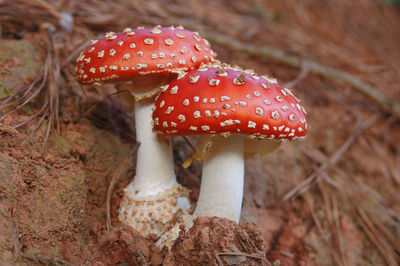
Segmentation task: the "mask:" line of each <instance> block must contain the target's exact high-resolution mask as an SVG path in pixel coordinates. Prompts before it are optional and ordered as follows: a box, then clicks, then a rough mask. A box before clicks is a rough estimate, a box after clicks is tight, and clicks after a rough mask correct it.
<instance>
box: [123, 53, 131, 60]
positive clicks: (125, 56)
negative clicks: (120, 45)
mask: <svg viewBox="0 0 400 266" xmlns="http://www.w3.org/2000/svg"><path fill="white" fill-rule="evenodd" d="M129 57H131V55H130V54H124V55H123V56H122V59H124V60H128V59H129Z"/></svg>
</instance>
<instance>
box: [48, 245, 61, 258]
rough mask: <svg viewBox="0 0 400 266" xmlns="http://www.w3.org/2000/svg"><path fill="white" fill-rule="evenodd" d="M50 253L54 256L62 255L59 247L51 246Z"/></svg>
mask: <svg viewBox="0 0 400 266" xmlns="http://www.w3.org/2000/svg"><path fill="white" fill-rule="evenodd" d="M50 254H51V255H52V257H53V258H58V257H59V256H60V249H59V248H58V247H51V248H50Z"/></svg>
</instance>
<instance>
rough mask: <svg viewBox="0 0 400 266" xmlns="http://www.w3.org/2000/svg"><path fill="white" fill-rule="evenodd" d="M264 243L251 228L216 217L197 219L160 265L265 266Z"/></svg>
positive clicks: (252, 227)
mask: <svg viewBox="0 0 400 266" xmlns="http://www.w3.org/2000/svg"><path fill="white" fill-rule="evenodd" d="M264 250H265V247H264V240H263V238H262V234H261V231H260V230H259V229H258V228H257V227H256V225H255V224H253V223H251V224H249V223H248V224H245V225H238V224H236V223H235V222H233V221H231V220H228V219H224V218H218V217H199V218H197V219H196V220H195V221H194V225H193V227H192V228H191V229H190V230H189V232H186V231H185V230H184V227H183V228H182V230H181V232H180V236H179V238H178V239H177V240H176V241H175V244H174V245H173V246H172V247H171V250H170V251H169V252H168V253H167V255H166V257H165V260H164V265H171V266H172V265H185V264H186V263H188V262H190V263H191V264H192V265H215V264H221V263H223V262H224V263H227V264H228V265H237V264H243V265H267V263H268V261H267V260H266V257H265V253H264Z"/></svg>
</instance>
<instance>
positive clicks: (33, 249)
mask: <svg viewBox="0 0 400 266" xmlns="http://www.w3.org/2000/svg"><path fill="white" fill-rule="evenodd" d="M39 252H40V250H39V249H38V248H37V247H28V248H27V249H26V250H25V252H24V253H25V254H26V255H30V256H35V255H37V254H39Z"/></svg>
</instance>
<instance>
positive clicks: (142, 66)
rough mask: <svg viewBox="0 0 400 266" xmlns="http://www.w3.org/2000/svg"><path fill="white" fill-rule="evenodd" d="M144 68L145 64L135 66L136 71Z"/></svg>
mask: <svg viewBox="0 0 400 266" xmlns="http://www.w3.org/2000/svg"><path fill="white" fill-rule="evenodd" d="M146 67H147V65H146V64H137V65H136V69H144V68H146Z"/></svg>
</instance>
